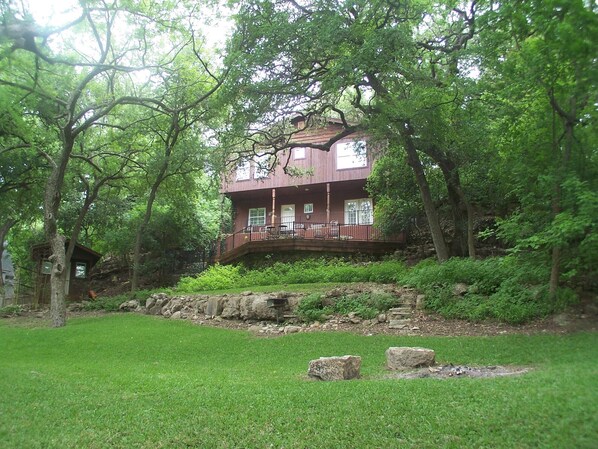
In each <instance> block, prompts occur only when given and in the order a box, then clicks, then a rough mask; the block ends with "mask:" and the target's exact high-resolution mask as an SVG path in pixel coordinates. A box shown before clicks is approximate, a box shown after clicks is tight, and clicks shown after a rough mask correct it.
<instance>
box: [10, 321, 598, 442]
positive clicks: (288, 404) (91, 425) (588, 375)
mask: <svg viewBox="0 0 598 449" xmlns="http://www.w3.org/2000/svg"><path fill="white" fill-rule="evenodd" d="M8 323H9V322H8V321H2V322H0V341H2V345H1V346H0V360H2V363H1V364H0V378H1V379H2V381H1V382H0V416H2V417H3V419H2V420H0V441H2V447H3V448H6V449H12V448H25V447H26V448H49V449H51V448H61V449H62V448H81V447H85V448H149V449H151V448H166V447H167V448H189V447H197V448H208V447H210V448H240V447H244V448H263V447H275V448H281V447H285V448H306V447H310V448H313V447H326V448H347V447H360V448H379V447H388V448H391V447H401V448H438V447H446V448H463V447H501V448H532V447H533V448H538V447H545V448H549V447H550V448H570V447H575V448H592V447H595V442H596V431H597V429H598V391H597V390H596V388H595V385H596V381H597V380H598V379H597V374H596V373H597V372H598V360H597V359H596V357H595V348H596V344H597V343H598V338H597V335H596V334H575V335H567V336H556V335H535V336H524V335H507V336H500V337H485V338H473V337H468V338H463V337H461V338H428V337H400V336H372V337H365V336H358V335H353V334H343V333H305V334H293V335H288V336H285V337H281V338H269V339H267V338H262V339H260V338H257V337H254V336H251V335H250V334H249V333H247V332H243V331H231V330H226V329H218V328H209V327H199V326H195V325H192V324H190V323H187V322H178V321H171V320H162V319H158V318H155V317H149V316H143V315H132V314H131V315H106V316H101V317H86V318H74V319H71V320H69V325H68V326H67V327H65V328H60V329H48V328H45V327H44V328H41V327H40V328H30V327H18V326H15V325H12V324H11V325H8ZM11 323H14V321H11ZM389 346H424V347H430V348H433V349H435V350H436V353H437V360H438V362H440V363H447V362H452V363H455V364H469V365H495V364H503V365H505V364H511V365H517V366H529V367H532V368H533V370H532V371H531V372H530V373H528V374H525V375H523V376H519V377H503V378H494V379H446V380H436V379H414V380H408V381H406V380H401V381H399V380H392V379H387V378H385V374H386V371H385V369H384V351H385V350H386V348H388V347H389ZM344 354H354V355H359V356H361V357H362V358H363V364H362V379H360V380H356V381H347V382H330V383H326V382H317V381H308V380H306V378H305V373H306V370H307V364H308V361H309V360H311V359H314V358H317V357H320V356H331V355H344Z"/></svg>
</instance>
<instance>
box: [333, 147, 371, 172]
mask: <svg viewBox="0 0 598 449" xmlns="http://www.w3.org/2000/svg"><path fill="white" fill-rule="evenodd" d="M367 165H368V158H367V148H366V144H365V141H364V140H358V141H354V142H341V143H337V144H336V169H337V170H342V169H345V168H359V167H367Z"/></svg>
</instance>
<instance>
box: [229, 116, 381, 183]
mask: <svg viewBox="0 0 598 449" xmlns="http://www.w3.org/2000/svg"><path fill="white" fill-rule="evenodd" d="M341 130H342V128H341V126H340V125H338V124H335V123H329V124H328V126H326V127H322V128H316V129H308V130H305V131H301V132H300V133H298V134H296V135H295V136H294V138H293V141H294V142H296V143H303V142H304V143H306V144H308V143H310V144H321V143H324V142H327V141H328V140H329V139H330V138H331V137H333V136H334V135H336V134H338V133H339V132H340V131H341ZM371 153H372V151H371V149H370V148H368V143H367V139H366V137H365V136H363V135H359V134H354V135H351V136H349V137H346V138H344V139H341V140H339V141H338V142H336V143H335V144H333V145H332V147H331V149H330V151H323V150H320V149H315V148H310V147H307V146H306V147H296V148H293V149H292V150H285V151H283V152H282V153H281V154H279V155H278V164H277V165H276V166H275V167H274V169H273V170H271V171H270V170H268V168H269V167H270V166H271V161H270V160H268V158H267V156H262V157H254V158H253V159H252V160H245V161H242V162H241V163H240V164H239V165H238V166H237V168H236V170H234V171H233V172H231V173H229V174H228V175H227V176H226V177H225V179H224V180H223V183H222V192H223V193H234V192H245V191H251V190H261V189H272V188H280V187H291V186H303V185H310V184H321V183H327V182H336V181H350V180H357V179H367V177H368V176H369V175H370V173H371V171H372V162H373V158H372V154H371ZM285 164H286V165H287V172H289V173H285V172H284V170H283V167H284V165H285Z"/></svg>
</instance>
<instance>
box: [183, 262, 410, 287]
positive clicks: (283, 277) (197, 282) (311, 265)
mask: <svg viewBox="0 0 598 449" xmlns="http://www.w3.org/2000/svg"><path fill="white" fill-rule="evenodd" d="M405 271H406V268H405V265H404V264H403V263H402V262H399V261H396V260H393V261H385V262H369V263H352V262H348V261H345V260H342V259H323V258H322V259H304V260H300V261H296V262H289V263H284V262H276V263H274V264H272V265H270V266H268V267H263V268H259V269H247V268H245V267H244V266H242V265H237V266H235V265H226V266H222V265H214V266H212V267H210V268H208V269H207V270H206V271H204V272H203V273H201V274H200V275H199V276H197V277H186V278H183V279H181V280H180V281H179V283H178V285H177V287H176V289H177V290H178V291H180V292H186V293H189V292H198V291H210V290H225V289H229V288H234V287H240V288H243V287H253V286H260V285H277V284H313V283H318V282H379V283H395V282H397V279H399V278H401V277H402V276H404V274H405Z"/></svg>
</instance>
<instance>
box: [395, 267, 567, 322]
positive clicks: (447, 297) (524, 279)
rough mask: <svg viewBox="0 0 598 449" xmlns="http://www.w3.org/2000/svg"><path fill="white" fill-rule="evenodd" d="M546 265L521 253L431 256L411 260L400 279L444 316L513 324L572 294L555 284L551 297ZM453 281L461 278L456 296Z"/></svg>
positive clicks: (546, 310) (560, 306)
mask: <svg viewBox="0 0 598 449" xmlns="http://www.w3.org/2000/svg"><path fill="white" fill-rule="evenodd" d="M547 279H548V270H547V268H546V267H544V266H542V265H539V264H537V263H530V262H529V261H526V260H525V259H523V258H521V257H515V256H507V257H496V258H488V259H485V260H472V259H450V260H448V261H446V262H444V263H442V264H439V263H437V262H435V261H432V260H427V261H424V262H422V263H420V264H418V265H417V266H415V267H414V268H413V269H412V270H411V271H410V272H409V273H408V274H407V275H406V276H405V277H404V278H403V281H404V282H406V283H408V284H412V285H414V286H415V287H417V288H418V289H419V290H421V291H423V292H424V293H425V294H426V307H427V308H429V309H431V310H434V311H436V312H438V313H440V314H441V315H442V316H444V317H446V318H461V319H467V320H472V321H480V320H484V319H496V320H500V321H504V322H507V323H512V324H518V323H524V322H527V321H530V320H532V319H534V318H540V317H544V316H547V315H549V314H551V313H554V312H556V311H559V310H562V309H563V307H564V306H565V305H567V304H570V303H571V302H572V301H574V300H575V295H574V294H573V292H572V291H570V290H561V291H560V292H559V293H560V294H559V300H558V301H551V300H550V298H549V295H548V289H547V288H546V280H547ZM457 283H464V284H467V285H468V286H469V287H468V291H467V293H466V294H465V295H463V296H460V297H456V296H455V295H453V288H454V286H455V284H457Z"/></svg>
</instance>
